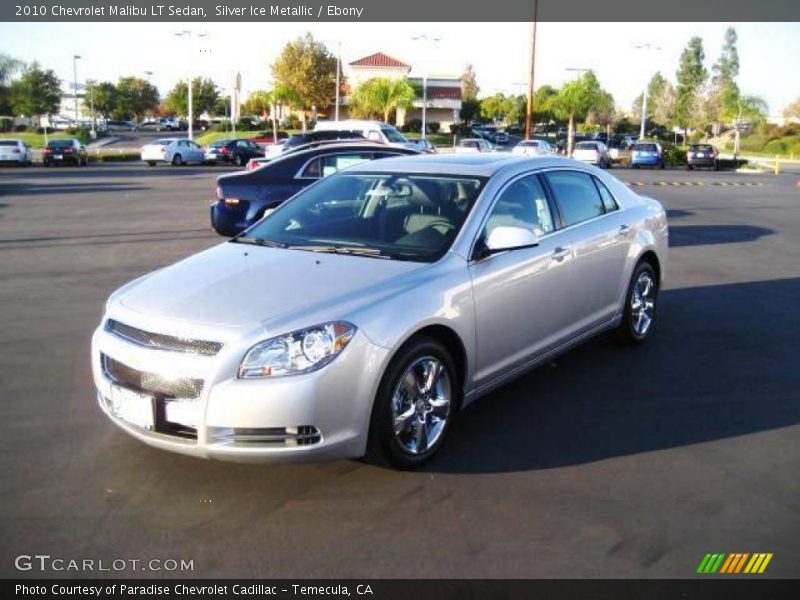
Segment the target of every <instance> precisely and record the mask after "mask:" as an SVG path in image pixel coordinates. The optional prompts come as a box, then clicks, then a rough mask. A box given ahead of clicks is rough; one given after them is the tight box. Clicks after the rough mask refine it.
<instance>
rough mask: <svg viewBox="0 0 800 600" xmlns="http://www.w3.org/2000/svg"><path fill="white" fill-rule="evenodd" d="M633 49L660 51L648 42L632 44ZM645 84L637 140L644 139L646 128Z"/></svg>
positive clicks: (645, 85) (645, 83)
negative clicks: (640, 123)
mask: <svg viewBox="0 0 800 600" xmlns="http://www.w3.org/2000/svg"><path fill="white" fill-rule="evenodd" d="M633 48H634V49H635V50H661V47H660V46H655V45H653V44H651V43H650V42H644V43H641V44H634V45H633ZM647 84H648V82H647V81H645V82H644V87H643V88H642V125H641V127H640V128H639V139H640V140H643V139H644V133H645V129H646V126H647Z"/></svg>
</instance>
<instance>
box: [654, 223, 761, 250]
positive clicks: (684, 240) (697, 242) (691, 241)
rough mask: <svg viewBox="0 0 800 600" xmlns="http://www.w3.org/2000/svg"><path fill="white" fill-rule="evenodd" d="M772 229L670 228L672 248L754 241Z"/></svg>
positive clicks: (752, 227) (699, 226)
mask: <svg viewBox="0 0 800 600" xmlns="http://www.w3.org/2000/svg"><path fill="white" fill-rule="evenodd" d="M773 233H775V231H773V230H772V229H766V228H764V227H754V226H752V225H673V226H672V227H670V228H669V245H670V248H679V247H682V246H712V245H716V244H737V243H741V242H754V241H755V240H757V239H758V238H760V237H763V236H765V235H772V234H773Z"/></svg>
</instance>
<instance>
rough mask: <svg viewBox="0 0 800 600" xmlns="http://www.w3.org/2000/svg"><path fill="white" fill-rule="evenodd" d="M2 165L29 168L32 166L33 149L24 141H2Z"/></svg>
mask: <svg viewBox="0 0 800 600" xmlns="http://www.w3.org/2000/svg"><path fill="white" fill-rule="evenodd" d="M0 163H15V164H17V165H18V166H21V167H28V166H30V164H31V149H30V148H28V147H27V146H26V145H25V143H24V142H23V141H22V140H0Z"/></svg>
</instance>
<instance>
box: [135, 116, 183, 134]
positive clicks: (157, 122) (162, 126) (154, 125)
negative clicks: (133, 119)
mask: <svg viewBox="0 0 800 600" xmlns="http://www.w3.org/2000/svg"><path fill="white" fill-rule="evenodd" d="M136 128H137V129H138V130H140V131H180V130H181V124H180V122H179V121H177V120H176V119H148V120H147V121H142V122H141V123H139V125H138V126H137V127H136Z"/></svg>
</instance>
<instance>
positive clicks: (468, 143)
mask: <svg viewBox="0 0 800 600" xmlns="http://www.w3.org/2000/svg"><path fill="white" fill-rule="evenodd" d="M494 151H495V149H494V146H492V145H491V144H490V143H489V142H488V141H487V140H485V139H483V138H464V139H463V140H459V142H458V144H457V145H456V149H455V152H456V154H477V153H479V152H494Z"/></svg>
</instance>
